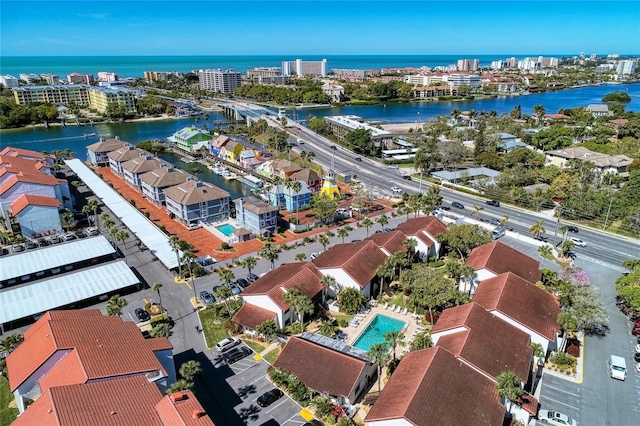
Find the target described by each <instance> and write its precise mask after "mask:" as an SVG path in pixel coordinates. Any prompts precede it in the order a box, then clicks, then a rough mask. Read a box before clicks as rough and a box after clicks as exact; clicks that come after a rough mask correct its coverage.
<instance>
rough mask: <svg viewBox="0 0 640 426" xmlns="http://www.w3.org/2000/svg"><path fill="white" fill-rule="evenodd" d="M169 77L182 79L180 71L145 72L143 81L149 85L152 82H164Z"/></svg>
mask: <svg viewBox="0 0 640 426" xmlns="http://www.w3.org/2000/svg"><path fill="white" fill-rule="evenodd" d="M171 75H174V76H176V77H182V73H181V72H180V71H145V72H144V79H145V80H146V81H148V82H150V83H151V82H154V81H166V80H168V78H169V76H171Z"/></svg>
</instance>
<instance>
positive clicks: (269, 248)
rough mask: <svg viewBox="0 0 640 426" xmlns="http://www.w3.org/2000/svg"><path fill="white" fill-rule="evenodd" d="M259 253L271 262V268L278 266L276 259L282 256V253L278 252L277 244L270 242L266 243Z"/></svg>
mask: <svg viewBox="0 0 640 426" xmlns="http://www.w3.org/2000/svg"><path fill="white" fill-rule="evenodd" d="M259 253H260V256H262V257H264V258H265V259H267V260H268V261H269V262H271V270H273V268H275V266H276V260H278V258H279V257H280V255H279V254H278V253H279V250H278V247H276V246H275V244H273V243H270V242H268V243H265V245H264V246H263V247H262V249H261V250H260V252H259Z"/></svg>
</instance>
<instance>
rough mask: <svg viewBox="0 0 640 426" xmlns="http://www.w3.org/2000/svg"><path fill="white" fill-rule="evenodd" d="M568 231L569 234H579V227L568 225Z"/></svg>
mask: <svg viewBox="0 0 640 426" xmlns="http://www.w3.org/2000/svg"><path fill="white" fill-rule="evenodd" d="M567 230H568V231H569V232H573V233H575V234H577V233H578V227H577V226H573V225H567Z"/></svg>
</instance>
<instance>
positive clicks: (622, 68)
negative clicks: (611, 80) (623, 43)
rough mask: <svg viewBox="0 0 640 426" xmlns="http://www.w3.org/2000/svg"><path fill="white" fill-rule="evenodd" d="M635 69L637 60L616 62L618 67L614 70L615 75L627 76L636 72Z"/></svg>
mask: <svg viewBox="0 0 640 426" xmlns="http://www.w3.org/2000/svg"><path fill="white" fill-rule="evenodd" d="M637 69H638V61H637V60H626V61H620V62H618V67H617V68H616V74H621V75H629V74H633V73H634V72H636V70H637Z"/></svg>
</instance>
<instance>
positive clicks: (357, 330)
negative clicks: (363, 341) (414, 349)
mask: <svg viewBox="0 0 640 426" xmlns="http://www.w3.org/2000/svg"><path fill="white" fill-rule="evenodd" d="M370 309H371V311H370V312H369V313H368V314H359V315H361V316H360V318H361V319H360V320H359V322H360V324H359V325H357V326H352V325H349V326H348V327H345V328H343V329H342V331H343V332H345V333H346V334H347V336H348V337H347V339H346V340H345V343H346V344H348V345H353V343H354V342H355V341H356V339H357V338H358V336H360V334H361V333H362V332H363V331H364V330H365V329H366V328H367V326H368V325H369V323H371V321H373V318H374V317H375V316H376V314H381V315H386V316H388V317H390V318H393V319H397V320H400V321H404V322H406V325H405V326H404V327H403V328H402V330H401V331H402V333H404V343H402V344H400V345H398V347H397V348H396V353H397V354H398V355H400V354H401V353H402V352H404V351H405V350H406V351H408V350H409V346H410V345H411V342H412V341H413V336H414V333H415V332H416V331H418V321H419V320H416V318H415V317H414V316H412V315H411V313H410V312H407V314H406V315H403V314H402V313H401V312H393V311H392V310H391V307H389V308H387V309H385V308H384V305H378V306H374V307H372V308H370ZM362 315H364V318H362ZM350 324H351V323H350Z"/></svg>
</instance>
